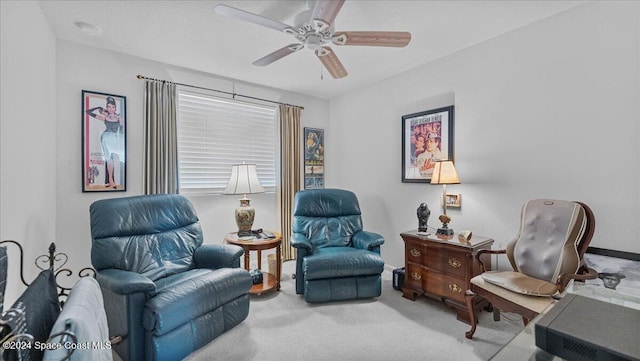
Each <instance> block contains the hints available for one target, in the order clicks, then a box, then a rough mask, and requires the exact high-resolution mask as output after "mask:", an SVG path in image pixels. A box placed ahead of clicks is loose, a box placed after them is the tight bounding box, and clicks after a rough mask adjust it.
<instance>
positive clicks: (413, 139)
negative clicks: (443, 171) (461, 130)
mask: <svg viewBox="0 0 640 361" xmlns="http://www.w3.org/2000/svg"><path fill="white" fill-rule="evenodd" d="M438 160H454V159H453V106H448V107H444V108H438V109H433V110H427V111H424V112H420V113H414V114H408V115H404V116H402V182H403V183H411V182H415V183H430V182H431V175H432V174H433V168H434V167H435V163H436V161H438Z"/></svg>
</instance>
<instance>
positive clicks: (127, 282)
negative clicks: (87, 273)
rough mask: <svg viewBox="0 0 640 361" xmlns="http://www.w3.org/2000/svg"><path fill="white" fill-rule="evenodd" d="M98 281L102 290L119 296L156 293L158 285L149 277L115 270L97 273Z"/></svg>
mask: <svg viewBox="0 0 640 361" xmlns="http://www.w3.org/2000/svg"><path fill="white" fill-rule="evenodd" d="M96 280H97V281H98V283H99V284H100V286H101V287H102V288H106V289H108V290H110V291H111V292H113V293H116V294H119V295H129V294H132V293H137V292H142V293H146V292H154V291H155V289H156V284H155V283H154V282H153V281H152V280H151V279H150V278H149V277H146V276H144V275H141V274H139V273H136V272H130V271H125V270H121V269H115V268H109V269H104V270H101V271H98V272H96Z"/></svg>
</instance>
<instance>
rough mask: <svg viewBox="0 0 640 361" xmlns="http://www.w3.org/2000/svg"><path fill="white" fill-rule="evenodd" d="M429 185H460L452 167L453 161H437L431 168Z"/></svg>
mask: <svg viewBox="0 0 640 361" xmlns="http://www.w3.org/2000/svg"><path fill="white" fill-rule="evenodd" d="M431 184H460V178H458V172H456V167H454V166H453V161H450V160H439V161H437V162H436V165H435V167H434V168H433V175H432V176H431Z"/></svg>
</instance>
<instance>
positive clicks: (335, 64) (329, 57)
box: [316, 46, 349, 79]
mask: <svg viewBox="0 0 640 361" xmlns="http://www.w3.org/2000/svg"><path fill="white" fill-rule="evenodd" d="M316 56H317V57H318V59H320V62H322V65H324V67H325V69H327V71H328V72H329V74H331V76H332V77H333V78H334V79H340V78H344V77H345V76H347V75H349V73H347V70H346V69H345V68H344V66H343V65H342V63H341V62H340V59H338V57H337V56H336V53H334V52H333V49H331V48H330V47H328V46H325V47H322V49H319V50H316Z"/></svg>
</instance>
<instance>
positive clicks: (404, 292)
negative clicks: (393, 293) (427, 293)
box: [402, 288, 416, 301]
mask: <svg viewBox="0 0 640 361" xmlns="http://www.w3.org/2000/svg"><path fill="white" fill-rule="evenodd" d="M402 297H404V298H406V299H408V300H411V301H415V300H416V293H415V292H413V291H408V290H405V289H404V288H403V289H402Z"/></svg>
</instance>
